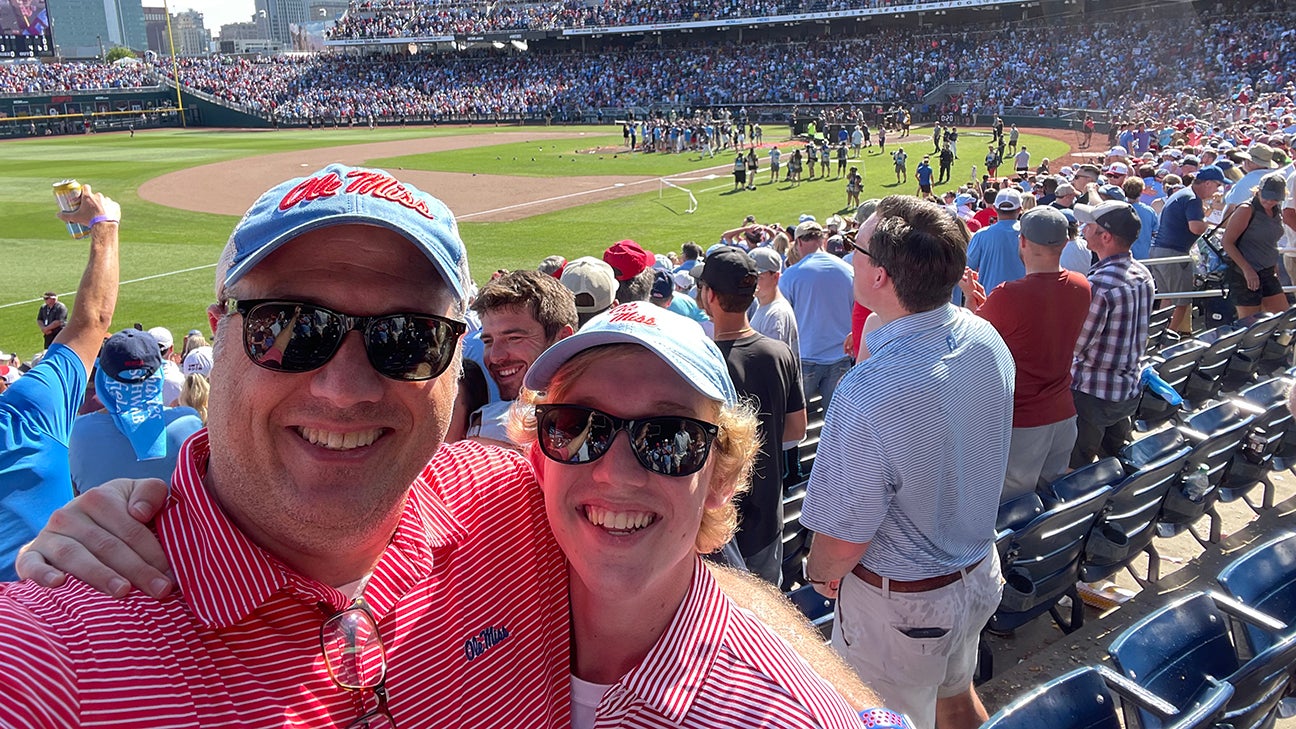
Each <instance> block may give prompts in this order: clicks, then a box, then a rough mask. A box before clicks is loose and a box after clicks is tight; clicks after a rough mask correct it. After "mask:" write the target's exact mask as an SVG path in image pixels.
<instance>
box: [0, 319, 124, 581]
mask: <svg viewBox="0 0 1296 729" xmlns="http://www.w3.org/2000/svg"><path fill="white" fill-rule="evenodd" d="M85 389H86V369H85V365H84V364H83V363H82V362H81V358H80V357H78V356H77V353H76V352H75V351H73V350H72V348H71V347H68V346H67V345H64V344H59V343H57V342H56V343H54V344H53V345H50V348H49V351H48V352H46V353H45V358H44V359H42V360H41V361H40V364H38V365H36V366H35V367H33V368H32V369H31V371H30V372H28V373H27V374H25V375H23V376H22V377H20V378H18V381H17V382H15V383H14V384H12V385H10V386H9V389H7V390H5V391H4V392H3V393H0V581H4V582H11V581H13V580H16V579H18V575H17V573H16V572H15V571H14V558H16V557H17V556H18V548H19V547H21V546H22V545H24V544H26V543H27V542H30V541H31V540H32V538H33V537H35V536H36V532H38V531H40V530H41V527H44V526H45V522H47V521H49V518H50V514H53V513H54V510H55V509H57V508H59V507H60V506H62V505H64V504H66V503H67V502H68V500H69V499H71V498H72V477H71V475H70V473H69V470H68V445H67V444H68V437H69V436H70V434H71V432H72V421H73V419H74V418H76V412H77V410H78V409H79V408H80V407H81V402H82V400H83V399H84V398H85ZM128 447H129V446H128Z"/></svg>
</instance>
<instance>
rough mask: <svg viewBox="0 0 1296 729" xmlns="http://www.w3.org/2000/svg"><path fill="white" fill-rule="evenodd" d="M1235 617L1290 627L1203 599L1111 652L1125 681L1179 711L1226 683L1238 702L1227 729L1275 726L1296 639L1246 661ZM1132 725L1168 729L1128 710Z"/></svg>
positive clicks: (1128, 633)
mask: <svg viewBox="0 0 1296 729" xmlns="http://www.w3.org/2000/svg"><path fill="white" fill-rule="evenodd" d="M1230 616H1232V617H1234V618H1237V619H1239V620H1242V621H1243V622H1246V623H1250V624H1254V625H1256V626H1259V627H1263V628H1265V629H1268V630H1271V631H1273V632H1275V633H1278V632H1281V631H1283V630H1284V629H1286V627H1287V626H1286V625H1285V624H1284V623H1282V622H1280V621H1278V620H1275V619H1274V618H1272V617H1269V616H1268V615H1265V614H1264V613H1261V612H1258V611H1255V610H1253V609H1251V608H1249V607H1247V606H1246V605H1243V604H1241V603H1239V602H1237V601H1236V600H1234V599H1232V598H1230V597H1226V596H1224V595H1222V594H1216V593H1208V592H1198V593H1194V594H1192V595H1187V596H1185V597H1182V598H1180V599H1178V600H1175V601H1174V602H1172V603H1170V604H1169V605H1166V606H1165V607H1163V608H1161V609H1159V610H1157V611H1155V612H1153V613H1152V614H1151V615H1148V616H1147V617H1145V618H1143V619H1142V620H1140V621H1138V622H1137V623H1135V624H1134V625H1132V626H1130V627H1129V628H1127V629H1126V630H1125V631H1124V632H1122V633H1121V634H1120V636H1119V637H1117V638H1116V640H1115V641H1114V642H1113V643H1112V644H1111V647H1110V648H1109V649H1108V651H1107V652H1108V654H1110V655H1111V657H1112V661H1113V662H1114V664H1115V665H1116V668H1117V669H1118V670H1119V671H1120V672H1121V673H1122V674H1123V675H1124V676H1125V677H1126V678H1129V679H1132V680H1133V681H1134V682H1136V683H1138V684H1139V685H1140V686H1142V687H1143V688H1145V689H1148V690H1150V691H1152V692H1153V693H1155V694H1157V695H1158V696H1160V697H1162V698H1164V699H1165V700H1167V701H1169V702H1170V703H1172V704H1174V705H1175V706H1182V707H1187V706H1192V705H1195V704H1197V703H1199V702H1202V701H1203V700H1204V699H1205V697H1206V696H1207V695H1208V694H1210V693H1211V692H1212V691H1213V690H1214V686H1213V681H1214V680H1218V681H1223V682H1226V683H1228V684H1230V685H1231V686H1232V687H1233V696H1232V697H1231V698H1230V699H1229V702H1228V703H1227V705H1226V706H1225V712H1224V715H1223V717H1222V718H1221V719H1220V725H1221V726H1222V725H1224V724H1228V725H1230V726H1231V727H1232V728H1233V729H1251V728H1252V727H1260V726H1269V725H1271V723H1272V721H1273V718H1274V714H1275V712H1276V711H1277V707H1278V702H1279V700H1280V699H1281V698H1282V696H1283V692H1284V691H1285V690H1286V688H1287V684H1288V680H1289V675H1288V672H1287V669H1288V668H1289V666H1290V665H1291V662H1292V661H1293V660H1294V659H1296V638H1291V637H1289V638H1286V639H1283V640H1279V641H1277V642H1275V643H1274V644H1273V645H1272V646H1271V647H1270V648H1268V649H1267V650H1265V651H1263V652H1261V653H1260V654H1258V655H1256V656H1255V657H1254V658H1251V659H1250V660H1247V661H1243V660H1242V659H1240V658H1239V657H1238V653H1237V651H1236V649H1235V646H1234V643H1233V640H1232V638H1231V633H1230V630H1229V617H1230ZM1125 719H1126V724H1127V725H1128V726H1141V727H1143V729H1160V728H1161V727H1164V726H1166V724H1165V722H1164V721H1163V720H1162V719H1161V718H1160V717H1158V716H1156V715H1155V714H1153V713H1151V712H1148V711H1147V710H1144V709H1141V708H1138V707H1127V713H1126V716H1125ZM1135 721H1137V723H1135Z"/></svg>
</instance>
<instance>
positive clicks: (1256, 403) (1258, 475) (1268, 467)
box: [1220, 377, 1292, 513]
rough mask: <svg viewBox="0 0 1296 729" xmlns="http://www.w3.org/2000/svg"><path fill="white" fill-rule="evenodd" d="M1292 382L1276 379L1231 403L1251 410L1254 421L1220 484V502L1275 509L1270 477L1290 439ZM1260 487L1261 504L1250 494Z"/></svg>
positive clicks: (1242, 393) (1253, 387)
mask: <svg viewBox="0 0 1296 729" xmlns="http://www.w3.org/2000/svg"><path fill="white" fill-rule="evenodd" d="M1291 383H1292V381H1291V380H1289V379H1287V378H1282V377H1275V378H1273V379H1270V380H1265V381H1264V382H1260V383H1257V384H1254V385H1252V386H1250V387H1248V388H1246V389H1245V390H1242V391H1241V392H1239V393H1237V395H1236V396H1234V398H1233V401H1234V402H1235V403H1237V404H1238V405H1239V406H1243V407H1249V408H1252V409H1253V413H1254V414H1255V416H1256V417H1255V421H1254V422H1253V423H1252V424H1251V429H1250V431H1249V432H1248V433H1247V436H1246V442H1245V443H1244V444H1243V446H1242V448H1239V449H1238V452H1237V453H1236V454H1234V456H1233V463H1232V465H1230V466H1229V469H1228V472H1227V473H1225V475H1224V480H1223V481H1222V482H1220V501H1224V502H1229V501H1236V500H1237V499H1245V500H1246V504H1247V506H1250V507H1251V509H1252V510H1254V511H1256V512H1257V513H1259V512H1260V511H1262V510H1265V509H1271V508H1273V505H1274V483H1273V479H1272V478H1271V477H1270V475H1269V474H1270V473H1271V472H1272V471H1273V467H1274V465H1273V461H1274V457H1275V456H1276V455H1277V454H1278V451H1279V449H1280V448H1281V447H1282V446H1283V443H1284V441H1285V440H1286V439H1287V438H1288V437H1289V432H1288V431H1289V430H1291V427H1292V414H1291V411H1290V410H1289V409H1288V408H1287V390H1288V389H1289V388H1290V387H1291ZM1260 485H1263V486H1264V491H1263V494H1262V496H1261V499H1260V502H1259V503H1256V501H1255V500H1253V499H1252V498H1251V495H1250V494H1251V492H1252V491H1253V490H1254V489H1255V488H1256V487H1257V486H1260Z"/></svg>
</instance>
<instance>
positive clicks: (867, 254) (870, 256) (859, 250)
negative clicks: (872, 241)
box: [850, 241, 877, 261]
mask: <svg viewBox="0 0 1296 729" xmlns="http://www.w3.org/2000/svg"><path fill="white" fill-rule="evenodd" d="M850 245H851V248H854V249H855V252H856V253H863V254H864V255H866V256H868V257H869V258H872V259H873V260H874V261H876V260H877V256H875V255H873V254H872V253H869V252H868V251H866V250H864V249H863V248H860V247H859V245H858V244H856V243H855V242H853V241H852V242H851V244H850Z"/></svg>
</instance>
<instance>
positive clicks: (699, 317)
mask: <svg viewBox="0 0 1296 729" xmlns="http://www.w3.org/2000/svg"><path fill="white" fill-rule="evenodd" d="M666 308H667V309H670V310H671V311H673V312H675V313H676V314H679V315H680V316H686V317H688V318H690V319H692V320H693V321H697V322H703V321H710V319H708V318H707V315H706V314H704V313H702V308H701V307H699V306H698V305H697V302H696V301H694V300H693V297H692V296H689V295H688V294H681V293H678V292H676V293H675V295H674V296H672V297H671V302H670V303H669V304H667V305H666Z"/></svg>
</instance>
